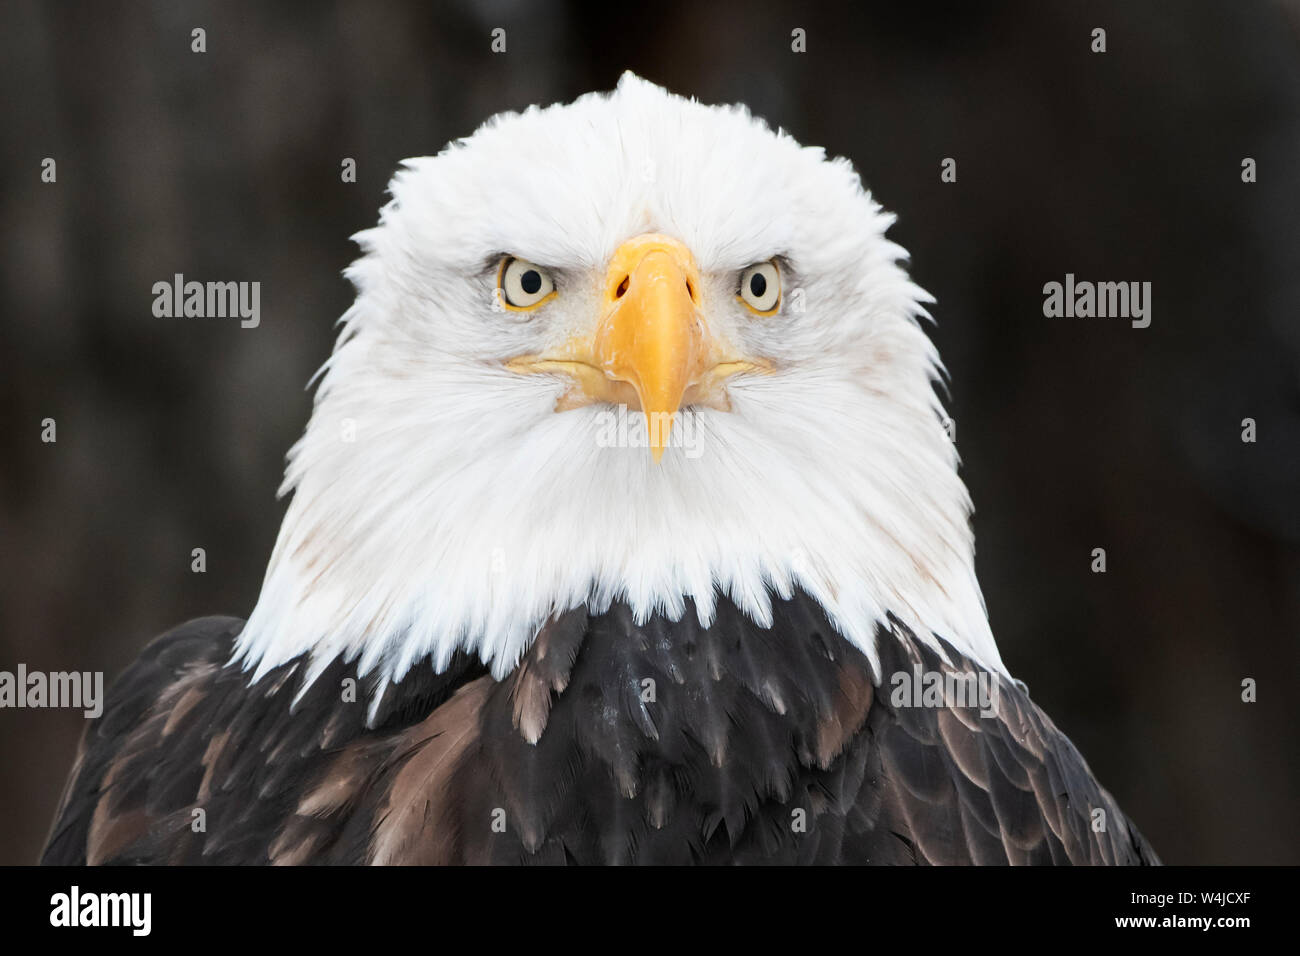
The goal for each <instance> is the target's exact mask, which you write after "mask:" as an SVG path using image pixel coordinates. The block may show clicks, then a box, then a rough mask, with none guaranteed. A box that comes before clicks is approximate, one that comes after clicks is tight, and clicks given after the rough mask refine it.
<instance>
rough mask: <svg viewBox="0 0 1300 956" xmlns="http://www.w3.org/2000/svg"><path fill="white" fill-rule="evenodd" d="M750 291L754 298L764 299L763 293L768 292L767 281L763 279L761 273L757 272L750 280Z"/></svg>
mask: <svg viewBox="0 0 1300 956" xmlns="http://www.w3.org/2000/svg"><path fill="white" fill-rule="evenodd" d="M749 291H750V292H752V293H753V294H754V298H756V299H761V298H763V293H764V292H766V291H767V280H766V279H764V278H763V274H762V273H761V272H755V273H754V274H753V276H751V277H750V279H749Z"/></svg>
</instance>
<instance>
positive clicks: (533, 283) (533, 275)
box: [519, 269, 542, 295]
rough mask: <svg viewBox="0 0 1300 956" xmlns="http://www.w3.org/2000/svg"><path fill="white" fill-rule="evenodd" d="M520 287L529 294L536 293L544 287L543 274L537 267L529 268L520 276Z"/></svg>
mask: <svg viewBox="0 0 1300 956" xmlns="http://www.w3.org/2000/svg"><path fill="white" fill-rule="evenodd" d="M519 287H520V288H521V289H523V290H524V291H525V292H527V293H528V294H529V295H534V294H536V292H537V291H538V290H539V289H540V288H541V287H542V274H541V273H540V272H538V271H537V270H536V269H529V270H528V271H527V272H525V273H524V274H523V275H521V276H520V277H519Z"/></svg>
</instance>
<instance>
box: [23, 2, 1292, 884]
mask: <svg viewBox="0 0 1300 956" xmlns="http://www.w3.org/2000/svg"><path fill="white" fill-rule="evenodd" d="M2 9H3V22H2V23H0V51H2V54H3V55H2V61H0V62H2V65H0V86H2V87H3V89H4V90H5V94H4V99H3V106H0V121H2V124H0V125H2V126H3V156H2V163H3V165H2V167H0V169H2V175H0V208H2V210H3V223H4V243H3V252H2V253H0V268H2V269H3V294H2V298H0V314H2V315H3V320H2V323H0V415H3V427H0V462H2V464H3V467H2V468H0V542H2V545H0V669H7V670H13V669H14V668H15V667H16V665H17V663H18V662H20V661H21V662H25V663H26V664H27V665H28V666H29V667H31V668H35V669H43V670H47V671H49V670H65V669H74V670H103V671H105V672H107V675H108V677H109V678H110V679H111V678H112V676H113V675H115V674H117V673H118V672H119V671H120V670H121V669H122V668H123V667H124V666H125V665H126V664H127V663H128V662H129V660H130V659H131V658H132V657H133V655H134V654H135V653H136V652H137V651H138V650H139V649H140V648H141V647H142V646H143V645H144V644H145V643H146V642H147V641H148V640H149V639H150V638H151V637H152V636H154V635H155V634H157V633H159V632H161V631H163V630H165V629H166V628H168V627H170V626H172V625H174V624H176V623H178V622H180V621H182V620H185V619H188V618H191V617H195V616H198V615H202V614H210V613H223V614H237V615H241V616H244V615H247V614H248V612H249V611H250V610H251V609H252V606H253V604H254V601H255V599H256V596H257V591H258V586H259V583H260V580H261V576H262V571H263V568H264V566H265V562H266V560H267V558H268V557H269V554H270V549H271V545H272V542H273V541H274V538H275V535H276V531H277V528H278V524H279V520H280V516H281V513H282V505H281V504H280V503H277V502H276V500H275V497H274V495H275V490H276V487H277V485H278V483H279V480H280V474H281V470H282V466H283V456H284V454H285V452H286V451H287V450H288V448H289V446H290V444H292V442H293V441H294V439H295V438H296V437H297V435H298V434H299V432H300V431H301V429H302V427H303V426H304V424H305V423H306V421H307V417H308V413H309V410H310V403H311V396H310V393H309V392H307V391H305V390H304V386H305V384H306V382H307V380H308V378H309V377H310V376H311V374H312V373H313V372H314V371H315V370H316V368H317V367H318V366H319V365H320V364H321V362H322V361H323V360H324V359H325V357H326V356H327V355H328V353H329V349H330V347H331V344H332V341H333V337H334V331H335V329H334V321H335V319H336V318H337V317H338V316H339V315H340V314H341V313H342V312H343V311H344V309H345V308H346V307H347V306H348V304H349V302H350V300H351V290H350V288H349V287H348V285H347V284H346V283H345V282H344V280H343V279H342V278H341V277H340V274H339V273H340V270H342V269H343V267H344V266H345V265H346V264H347V263H348V262H349V261H350V260H351V259H352V257H353V255H354V251H355V250H354V248H353V246H352V245H351V244H350V243H349V241H348V236H349V235H350V234H352V233H353V232H355V231H357V230H359V229H362V228H365V227H367V226H369V225H371V224H373V222H374V221H375V219H376V211H377V209H378V207H379V206H380V205H381V204H382V203H383V201H384V198H385V197H384V189H385V185H386V182H387V180H388V177H389V176H390V174H391V173H392V171H393V169H394V167H395V165H396V163H397V162H398V161H399V160H400V159H402V158H403V157H406V156H411V155H420V154H425V153H430V152H436V151H437V150H438V149H440V148H441V146H442V145H443V144H444V143H445V142H446V141H447V140H448V139H450V138H453V137H457V136H462V135H465V134H467V133H469V132H471V131H472V130H473V129H474V128H475V127H476V126H477V125H478V124H479V123H480V122H481V121H482V120H483V119H485V118H486V117H488V116H489V115H491V114H493V113H495V112H498V111H500V110H504V109H520V108H523V107H525V106H527V105H528V104H531V103H535V102H541V103H550V102H553V101H557V100H568V99H570V98H572V97H574V96H576V95H578V94H580V93H583V92H586V91H589V90H593V89H609V88H610V87H612V86H613V85H614V83H615V82H616V80H617V78H618V75H619V73H620V72H621V71H622V70H624V69H628V68H630V69H633V70H636V71H637V72H639V73H641V74H642V75H644V76H647V77H649V78H650V79H653V80H655V81H657V82H659V83H662V84H665V85H666V86H668V87H670V88H671V89H673V90H675V91H677V92H681V93H684V94H689V95H694V96H696V97H698V98H700V99H702V100H704V101H706V102H731V101H744V102H745V103H748V104H749V105H750V107H752V108H753V110H754V111H755V112H756V113H758V114H760V115H762V116H764V117H766V118H767V119H768V121H769V122H770V123H772V124H773V125H774V126H781V127H784V128H786V129H788V130H790V131H791V132H792V133H794V134H795V135H796V136H797V137H798V138H800V139H801V140H803V141H805V142H808V143H814V144H820V145H824V146H825V147H826V148H827V149H828V151H830V152H831V153H834V154H843V155H846V156H848V157H850V158H851V159H852V160H853V161H854V163H855V164H856V165H857V167H858V169H859V170H860V171H861V173H862V175H863V178H864V180H865V182H866V183H867V185H868V186H869V187H870V188H871V189H872V190H873V192H874V193H875V194H876V196H877V198H878V199H879V200H880V201H881V202H882V203H884V205H885V206H886V207H887V208H889V209H891V210H893V211H895V212H897V213H898V215H899V221H898V224H897V225H896V226H895V227H894V229H893V231H892V233H891V235H892V236H893V237H894V238H895V239H896V240H897V241H899V242H901V243H902V244H903V245H904V246H906V247H907V248H908V249H910V250H911V252H912V255H913V263H914V265H913V273H914V275H915V277H916V279H917V280H918V281H919V283H920V284H921V285H922V286H924V287H925V288H926V289H928V290H930V291H931V292H932V293H933V294H934V295H935V296H936V297H937V298H938V304H937V306H936V307H935V309H934V314H935V316H936V318H937V319H938V328H937V330H936V331H935V333H934V335H935V338H936V340H937V342H938V345H939V348H940V351H941V353H942V354H943V356H944V358H945V360H946V362H947V365H948V368H949V370H950V371H951V373H952V389H951V401H950V405H949V407H950V410H951V413H952V415H953V417H954V419H955V420H956V423H957V441H958V447H959V449H960V450H961V452H962V455H963V458H964V463H965V464H964V468H965V471H964V474H965V478H966V480H967V482H968V483H969V486H970V489H971V492H972V495H973V497H974V500H975V503H976V508H977V511H976V515H975V528H976V534H977V540H978V542H979V554H978V568H979V572H980V575H981V578H982V581H983V585H984V593H985V595H986V597H987V600H988V607H989V613H990V616H991V618H992V622H993V628H994V632H995V633H996V634H997V635H998V638H999V641H1000V643H1001V646H1002V649H1003V655H1004V657H1005V659H1006V661H1007V662H1008V664H1009V666H1010V667H1011V669H1012V671H1013V673H1015V674H1016V675H1017V676H1019V677H1021V678H1022V679H1024V680H1025V681H1026V682H1027V683H1028V684H1029V686H1030V688H1031V690H1032V692H1033V696H1034V698H1035V699H1036V700H1037V701H1038V702H1039V703H1040V704H1041V705H1042V706H1043V707H1044V708H1045V709H1046V710H1047V711H1048V712H1049V713H1050V714H1051V715H1053V717H1054V718H1055V720H1056V721H1057V723H1058V724H1059V725H1060V726H1061V727H1062V728H1063V729H1064V730H1065V731H1066V732H1067V733H1068V734H1069V735H1070V736H1071V737H1072V738H1073V739H1074V741H1075V742H1076V743H1077V744H1078V746H1079V748H1080V749H1081V750H1082V751H1083V753H1084V754H1085V756H1086V757H1087V758H1088V760H1089V761H1090V763H1091V765H1092V767H1093V769H1094V770H1095V771H1096V773H1097V774H1098V776H1099V777H1100V778H1101V780H1102V781H1103V782H1104V783H1105V784H1106V786H1107V787H1108V788H1109V789H1110V790H1111V791H1112V792H1113V793H1114V794H1115V795H1116V797H1117V798H1118V799H1119V801H1120V803H1121V805H1122V806H1123V807H1124V808H1125V809H1126V810H1127V811H1128V812H1129V813H1130V815H1131V816H1132V817H1133V818H1134V819H1135V820H1136V821H1137V822H1138V823H1139V825H1140V826H1141V827H1142V829H1143V830H1144V831H1145V832H1146V834H1147V836H1148V837H1149V838H1150V840H1151V842H1152V843H1153V844H1154V845H1155V847H1156V848H1157V850H1158V851H1159V852H1160V853H1161V854H1162V856H1163V857H1164V859H1165V860H1166V861H1168V862H1175V863H1248V862H1266V863H1281V862H1290V863H1296V862H1298V861H1300V825H1298V824H1297V813H1296V808H1297V807H1300V754H1298V750H1300V748H1298V747H1297V740H1298V735H1297V715H1298V714H1300V694H1297V693H1296V688H1297V687H1298V686H1300V649H1298V648H1300V641H1298V638H1300V386H1298V384H1297V383H1298V382H1300V375H1298V374H1297V373H1298V372H1300V314H1297V306H1298V305H1300V288H1298V285H1300V225H1298V224H1297V216H1298V215H1300V176H1298V174H1300V162H1298V161H1297V160H1298V157H1300V9H1298V8H1297V5H1296V4H1295V3H1286V2H1266V0H1258V2H1250V0H1244V2H1228V0H1224V2H1218V3H1210V2H1182V0H1179V2H1173V0H1169V2H1142V3H1131V2H1128V3H1126V2H1114V3H1109V2H1090V3H1087V4H1081V3H1075V2H1060V3H1014V4H1013V3H1007V4H998V5H987V6H986V5H983V4H979V3H966V2H952V3H944V4H922V3H911V2H907V3H890V4H881V5H879V6H878V7H872V6H870V5H868V4H846V5H842V6H836V5H822V6H816V7H810V6H808V5H806V4H803V3H795V2H756V3H754V2H749V3H740V2H734V3H713V4H694V3H672V2H667V0H660V2H657V3H654V4H649V5H647V4H618V3H613V4H611V3H603V4H597V5H591V6H585V5H582V4H576V3H564V2H529V3H523V2H518V3H474V4H471V3H468V2H465V3H451V4H423V3H421V4H414V3H411V4H400V3H383V2H364V3H363V2H346V3H337V4H332V5H319V6H318V5H312V6H306V5H302V6H299V5H287V4H280V5H256V6H255V5H253V4H251V3H233V4H232V3H221V4H218V3H215V2H214V3H170V2H161V0H160V2H156V3H96V4H89V3H87V4H84V5H76V4H44V3H34V2H10V0H5V2H4V3H3V7H2ZM195 27H202V28H204V29H205V30H206V31H207V52H206V53H203V54H197V53H193V52H191V49H190V46H191V35H190V31H191V30H192V29H194V28H195ZM496 27H502V28H504V29H505V30H506V31H507V32H506V37H507V49H506V52H505V53H503V54H494V53H492V52H491V50H490V41H491V38H490V33H491V31H492V30H493V29H494V28H496ZM1095 27H1102V28H1104V29H1105V30H1106V31H1107V33H1106V37H1107V52H1106V53H1104V54H1094V53H1092V52H1091V51H1090V46H1091V42H1092V37H1091V31H1092V30H1093V28H1095ZM795 28H803V29H804V30H806V31H807V52H806V53H803V54H796V53H793V52H792V51H791V31H792V30H793V29H795ZM45 157H54V158H55V159H56V160H57V174H58V179H57V183H54V184H45V183H42V182H41V181H40V173H41V162H42V160H43V158H45ZM344 157H353V158H355V159H356V161H357V168H358V175H357V182H356V183H354V184H347V183H343V182H341V181H340V163H341V161H342V159H343V158H344ZM945 157H952V158H954V159H956V160H957V173H958V178H957V182H956V183H943V182H941V181H940V176H939V173H940V163H941V161H942V160H943V159H944V158H945ZM1245 157H1251V158H1254V159H1255V160H1256V162H1257V164H1258V182H1256V183H1254V184H1245V183H1243V182H1242V179H1241V163H1242V160H1243V158H1245ZM176 272H182V273H184V274H185V275H186V276H187V277H193V278H197V279H234V280H258V281H260V282H261V283H262V321H261V325H260V327H258V328H256V329H251V330H244V329H241V328H240V327H239V324H238V322H237V321H234V320H214V321H204V320H189V321H174V320H167V319H158V318H155V317H154V316H153V314H152V311H151V308H152V302H153V294H152V292H151V287H152V285H153V283H154V282H157V281H160V280H170V278H171V276H172V275H173V273H176ZM1067 272H1073V273H1074V274H1075V275H1076V276H1078V277H1079V278H1080V279H1093V280H1135V281H1150V282H1151V283H1153V296H1152V305H1153V311H1152V316H1153V321H1152V324H1151V327H1150V328H1147V329H1144V330H1136V329H1132V328H1130V327H1129V324H1128V323H1127V322H1126V321H1124V320H1116V319H1109V320H1100V319H1091V320H1089V319H1047V318H1044V316H1043V314H1042V305H1043V293H1042V287H1043V284H1044V283H1045V282H1048V281H1053V280H1055V281H1061V280H1062V279H1063V277H1064V275H1065V273H1067ZM47 417H50V418H54V419H56V421H57V427H58V442H57V444H43V443H42V442H41V440H40V433H41V424H40V423H41V421H42V419H44V418H47ZM1246 417H1250V418H1254V419H1255V420H1256V421H1257V423H1258V426H1257V427H1258V441H1257V443H1255V444H1243V442H1242V441H1241V431H1242V427H1241V421H1242V419H1243V418H1246ZM195 547H203V548H206V550H207V558H208V569H207V573H205V574H194V573H192V572H191V570H190V560H191V559H190V552H191V549H192V548H195ZM1096 547H1104V548H1105V549H1106V551H1107V559H1108V571H1107V573H1106V574H1094V573H1091V571H1090V563H1091V551H1092V549H1093V548H1096ZM1247 677H1251V678H1254V679H1256V680H1257V681H1258V686H1259V700H1258V702H1257V703H1254V704H1246V703H1243V702H1242V701H1241V682H1242V680H1243V679H1244V678H1247ZM82 723H83V721H82V719H81V716H80V714H79V713H77V712H70V711H50V710H47V711H34V710H23V711H19V710H5V711H0V862H2V863H14V862H30V861H34V860H35V858H36V855H37V852H38V849H39V847H40V845H41V843H42V842H43V840H44V837H45V833H46V829H47V827H48V825H49V822H50V817H51V814H52V812H53V809H54V805H55V801H56V800H57V798H58V794H59V789H60V787H61V785H62V781H63V779H64V777H65V775H66V773H67V771H68V768H69V765H70V763H71V761H72V758H73V754H74V750H75V746H76V739H77V736H78V734H79V733H80V730H81V726H82Z"/></svg>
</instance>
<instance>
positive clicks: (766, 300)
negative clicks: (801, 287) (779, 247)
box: [736, 259, 781, 315]
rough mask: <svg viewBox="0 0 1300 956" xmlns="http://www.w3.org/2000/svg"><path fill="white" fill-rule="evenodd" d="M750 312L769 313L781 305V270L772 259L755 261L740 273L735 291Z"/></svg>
mask: <svg viewBox="0 0 1300 956" xmlns="http://www.w3.org/2000/svg"><path fill="white" fill-rule="evenodd" d="M736 295H737V296H738V297H739V298H740V301H741V302H744V303H745V305H746V306H747V307H748V308H749V310H750V311H751V312H757V313H758V314H759V315H771V314H773V313H774V312H776V310H777V308H778V307H779V306H780V305H781V270H780V269H778V268H777V265H776V263H775V262H773V261H772V260H770V259H769V260H768V261H767V262H756V263H755V264H754V265H752V266H750V267H749V268H748V269H746V270H745V271H744V272H742V273H741V274H740V291H739V292H737V293H736Z"/></svg>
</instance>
